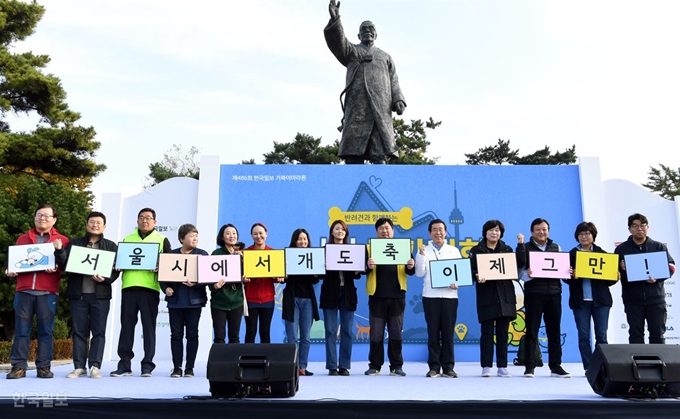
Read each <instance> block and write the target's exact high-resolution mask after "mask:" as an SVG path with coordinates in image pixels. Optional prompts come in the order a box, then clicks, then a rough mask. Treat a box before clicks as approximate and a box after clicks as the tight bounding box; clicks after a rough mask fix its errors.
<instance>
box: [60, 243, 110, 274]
mask: <svg viewBox="0 0 680 419" xmlns="http://www.w3.org/2000/svg"><path fill="white" fill-rule="evenodd" d="M115 262H116V252H111V251H108V250H100V249H93V248H91V247H84V246H71V252H70V253H69V255H68V261H67V262H66V269H65V271H66V272H73V273H76V274H81V275H95V274H96V275H99V276H102V277H104V278H110V277H111V271H112V270H113V264H114V263H115Z"/></svg>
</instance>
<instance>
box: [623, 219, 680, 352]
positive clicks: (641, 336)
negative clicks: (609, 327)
mask: <svg viewBox="0 0 680 419" xmlns="http://www.w3.org/2000/svg"><path fill="white" fill-rule="evenodd" d="M628 230H629V231H630V234H631V235H630V236H629V237H628V240H627V241H625V242H623V243H621V244H620V245H618V246H617V248H616V249H615V250H614V253H616V254H617V255H619V256H620V263H619V272H620V273H621V291H622V297H623V306H624V308H625V310H626V319H627V321H628V343H645V320H646V321H647V329H648V330H649V343H666V339H665V338H664V333H666V290H665V289H664V280H665V279H666V278H658V279H657V278H652V276H651V275H650V276H649V279H647V280H646V281H632V282H629V281H628V273H627V272H626V262H625V260H624V258H623V256H624V255H633V254H637V253H649V252H666V254H667V255H668V277H670V276H672V275H673V273H674V272H675V261H673V258H672V257H671V255H670V254H668V249H667V248H666V245H665V244H663V243H660V242H657V241H654V240H652V239H651V238H649V237H647V233H648V232H649V222H648V221H647V217H645V216H644V215H642V214H637V213H636V214H633V215H631V216H630V217H628ZM668 277H667V278H668Z"/></svg>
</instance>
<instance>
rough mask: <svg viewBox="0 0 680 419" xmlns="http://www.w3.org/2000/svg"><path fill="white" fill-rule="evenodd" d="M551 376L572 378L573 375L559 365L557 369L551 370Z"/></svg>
mask: <svg viewBox="0 0 680 419" xmlns="http://www.w3.org/2000/svg"><path fill="white" fill-rule="evenodd" d="M550 375H551V376H552V377H559V378H571V374H569V373H568V372H566V371H565V370H564V369H563V368H562V366H561V365H558V366H556V367H555V368H552V369H550Z"/></svg>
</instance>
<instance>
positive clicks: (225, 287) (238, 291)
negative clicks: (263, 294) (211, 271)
mask: <svg viewBox="0 0 680 419" xmlns="http://www.w3.org/2000/svg"><path fill="white" fill-rule="evenodd" d="M242 244H243V243H239V241H238V230H237V229H236V226H234V225H233V224H225V225H223V226H222V227H221V228H220V231H219V233H218V234H217V245H218V246H219V248H217V249H215V250H214V251H213V252H212V254H213V255H241V263H243V255H242V254H241V253H240V250H242V247H241V246H239V245H242ZM208 287H209V288H210V314H211V316H212V321H213V334H214V335H215V336H214V341H213V342H214V343H224V338H225V336H228V338H229V343H239V334H240V333H241V318H242V317H243V314H244V310H245V293H244V290H243V284H242V283H241V282H232V283H227V282H226V281H225V280H224V279H222V280H220V281H218V282H217V283H215V284H210V285H208ZM225 326H226V328H225Z"/></svg>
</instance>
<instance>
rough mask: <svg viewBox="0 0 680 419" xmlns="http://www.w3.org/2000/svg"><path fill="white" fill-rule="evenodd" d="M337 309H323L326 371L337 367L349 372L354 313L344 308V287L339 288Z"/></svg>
mask: <svg viewBox="0 0 680 419" xmlns="http://www.w3.org/2000/svg"><path fill="white" fill-rule="evenodd" d="M338 300H339V301H338V308H325V309H323V322H324V329H326V369H327V370H336V369H338V367H340V368H344V369H346V370H349V369H350V368H351V366H352V340H353V339H354V336H352V330H353V327H354V325H353V324H352V323H354V312H353V311H350V310H347V308H346V307H345V291H344V287H341V288H340V296H339V299H338ZM338 313H339V314H340V360H339V363H338V348H337V342H338V340H337V333H338Z"/></svg>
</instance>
